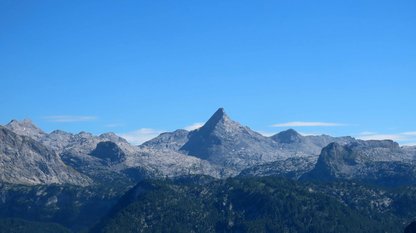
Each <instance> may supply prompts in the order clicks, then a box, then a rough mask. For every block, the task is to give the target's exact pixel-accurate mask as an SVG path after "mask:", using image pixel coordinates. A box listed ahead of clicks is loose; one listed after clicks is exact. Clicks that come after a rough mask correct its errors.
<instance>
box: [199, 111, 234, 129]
mask: <svg viewBox="0 0 416 233" xmlns="http://www.w3.org/2000/svg"><path fill="white" fill-rule="evenodd" d="M227 122H233V121H232V120H231V119H230V118H229V117H228V116H227V114H226V113H225V111H224V108H219V109H218V110H217V111H216V112H215V113H214V114H213V115H212V116H211V117H210V118H209V120H208V121H207V122H206V123H205V124H204V126H202V127H201V129H214V128H215V126H216V125H218V124H219V123H222V124H227Z"/></svg>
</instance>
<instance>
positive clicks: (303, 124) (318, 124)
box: [272, 121, 345, 127]
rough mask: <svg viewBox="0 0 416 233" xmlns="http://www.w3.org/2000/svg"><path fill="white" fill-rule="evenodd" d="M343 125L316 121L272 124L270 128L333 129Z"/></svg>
mask: <svg viewBox="0 0 416 233" xmlns="http://www.w3.org/2000/svg"><path fill="white" fill-rule="evenodd" d="M344 125H345V124H340V123H334V122H318V121H291V122H285V123H278V124H273V125H272V127H333V126H344Z"/></svg>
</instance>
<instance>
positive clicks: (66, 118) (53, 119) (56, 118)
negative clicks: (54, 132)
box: [44, 115, 97, 122]
mask: <svg viewBox="0 0 416 233" xmlns="http://www.w3.org/2000/svg"><path fill="white" fill-rule="evenodd" d="M44 119H45V120H47V121H50V122H82V121H94V120H96V119H97V117H96V116H72V115H57V116H46V117H44Z"/></svg>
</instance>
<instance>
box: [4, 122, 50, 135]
mask: <svg viewBox="0 0 416 233" xmlns="http://www.w3.org/2000/svg"><path fill="white" fill-rule="evenodd" d="M6 128H7V129H9V130H11V131H13V132H14V133H16V134H19V135H22V136H28V137H31V138H33V139H39V138H40V137H42V136H43V135H45V132H43V131H42V130H41V129H40V128H38V127H37V126H36V125H34V124H33V122H32V121H31V120H30V119H24V120H22V121H18V120H11V121H10V122H9V123H8V124H7V125H6Z"/></svg>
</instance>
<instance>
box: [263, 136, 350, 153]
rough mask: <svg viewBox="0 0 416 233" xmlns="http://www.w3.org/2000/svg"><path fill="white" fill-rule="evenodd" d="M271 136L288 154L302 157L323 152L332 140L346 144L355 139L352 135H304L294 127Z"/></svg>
mask: <svg viewBox="0 0 416 233" xmlns="http://www.w3.org/2000/svg"><path fill="white" fill-rule="evenodd" d="M271 138H272V139H273V140H274V141H275V142H277V143H278V145H279V146H278V147H279V148H281V150H283V151H285V152H286V154H291V155H293V156H300V157H305V156H306V157H308V156H313V155H315V156H317V155H319V154H320V153H321V150H322V148H324V147H325V146H327V145H328V144H329V143H332V142H337V143H338V144H341V145H345V144H347V143H350V142H353V141H355V139H354V138H352V137H331V136H328V135H319V136H302V135H300V134H299V133H298V132H296V131H295V130H293V129H289V130H286V131H283V132H280V133H278V134H275V135H273V136H272V137H271Z"/></svg>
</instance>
